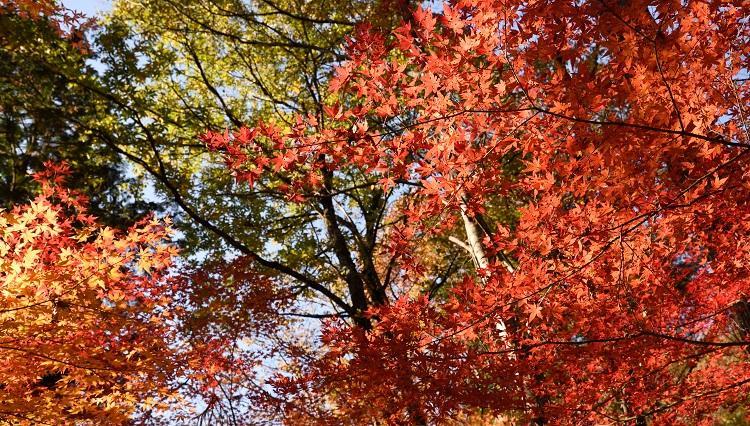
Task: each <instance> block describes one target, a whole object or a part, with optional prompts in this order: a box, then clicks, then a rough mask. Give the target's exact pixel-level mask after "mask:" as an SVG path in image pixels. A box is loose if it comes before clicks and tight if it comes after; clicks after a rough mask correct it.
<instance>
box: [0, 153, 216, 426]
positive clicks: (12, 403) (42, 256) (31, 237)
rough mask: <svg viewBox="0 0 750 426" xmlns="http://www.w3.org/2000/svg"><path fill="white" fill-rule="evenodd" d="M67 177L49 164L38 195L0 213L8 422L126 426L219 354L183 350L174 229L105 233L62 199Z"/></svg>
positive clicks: (80, 203) (150, 225)
mask: <svg viewBox="0 0 750 426" xmlns="http://www.w3.org/2000/svg"><path fill="white" fill-rule="evenodd" d="M69 172H70V170H69V167H68V166H67V165H66V164H55V163H47V164H46V169H45V171H43V172H40V173H38V174H37V175H36V176H35V177H36V179H37V180H39V181H40V182H41V184H42V192H41V194H40V195H39V196H38V197H37V198H36V199H35V200H33V201H32V202H30V203H29V204H27V205H20V206H16V207H15V208H13V209H12V210H10V211H6V212H2V213H1V214H0V228H2V235H1V236H0V282H1V283H2V284H1V285H0V324H2V327H0V351H1V352H2V354H3V363H2V366H0V387H1V388H2V393H3V404H2V408H1V413H2V416H3V417H4V418H7V419H10V420H11V421H13V422H18V423H22V424H61V423H60V422H64V423H66V424H68V423H69V424H82V423H81V422H95V423H96V424H103V423H106V424H125V423H128V422H130V421H131V420H132V419H133V416H136V415H148V413H149V412H151V411H153V410H161V409H164V408H165V407H166V403H167V402H174V401H175V400H176V398H177V396H178V393H177V389H176V388H175V383H176V382H175V379H176V378H178V377H181V378H185V377H193V378H197V377H198V376H197V375H196V374H195V373H194V372H193V371H190V369H187V368H186V366H194V365H195V364H196V363H200V365H201V367H205V366H207V365H213V364H217V363H218V364H219V365H221V359H222V358H221V353H222V350H223V348H224V347H223V346H218V347H217V346H216V345H214V347H212V346H211V345H209V344H204V343H201V342H193V344H192V345H189V347H186V345H181V344H179V342H180V341H181V339H182V338H180V337H179V336H178V335H177V328H176V327H175V326H174V325H175V323H177V322H178V321H179V317H180V313H181V312H182V311H181V309H180V307H179V305H178V303H176V301H175V300H174V299H173V295H174V294H177V292H178V291H179V290H180V287H179V284H180V283H179V281H175V280H173V279H170V277H169V276H168V275H167V274H168V268H170V266H172V263H173V258H174V257H175V256H176V255H177V252H176V248H175V246H174V245H172V244H169V243H168V240H169V238H170V235H171V232H172V231H171V230H170V228H169V221H168V220H157V219H155V218H149V217H147V218H144V219H143V220H142V221H140V222H138V223H136V224H134V225H133V226H132V227H131V228H129V229H128V230H127V231H125V232H123V231H118V230H114V229H112V228H109V227H104V226H101V225H99V224H98V223H97V222H96V219H95V218H94V217H93V216H91V215H90V214H88V212H87V210H86V204H87V202H86V198H85V197H84V196H82V195H81V194H77V193H75V192H73V191H70V190H67V189H65V187H64V181H65V178H66V176H67V175H68V174H69ZM208 343H211V342H208ZM197 370H199V371H200V374H201V378H202V377H203V376H205V375H206V374H207V373H206V371H204V370H203V369H202V368H198V369H197Z"/></svg>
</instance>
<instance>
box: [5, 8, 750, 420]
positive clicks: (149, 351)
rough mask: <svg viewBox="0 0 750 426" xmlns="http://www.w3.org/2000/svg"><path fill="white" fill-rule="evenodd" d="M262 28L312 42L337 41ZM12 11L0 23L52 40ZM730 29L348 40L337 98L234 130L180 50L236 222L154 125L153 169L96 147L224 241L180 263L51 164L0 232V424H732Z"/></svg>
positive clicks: (542, 16)
mask: <svg viewBox="0 0 750 426" xmlns="http://www.w3.org/2000/svg"><path fill="white" fill-rule="evenodd" d="M264 3H266V4H267V5H268V6H269V7H271V8H273V10H274V11H275V12H272V13H271V15H273V16H276V15H279V14H280V15H283V16H285V17H292V18H294V19H298V20H300V22H302V23H303V24H300V28H302V29H305V30H306V29H308V27H310V28H313V27H314V28H322V27H325V26H331V25H334V24H335V25H346V26H349V25H350V23H349V22H348V21H344V22H342V21H338V20H336V21H335V22H334V21H327V20H326V19H324V18H319V17H306V16H295V15H294V14H293V13H291V12H290V11H289V10H286V9H283V8H282V7H280V6H278V5H276V3H273V2H264ZM44 4H46V3H42V4H41V6H42V7H44ZM49 4H52V3H49ZM394 4H395V5H396V6H394V7H397V8H398V10H399V13H401V12H402V11H403V10H404V9H403V8H404V7H406V6H407V5H406V4H404V3H402V2H394ZM24 5H25V6H24ZM29 5H33V3H28V2H6V4H4V6H3V7H5V8H6V9H7V10H11V9H10V8H14V9H12V12H13V13H16V14H20V15H23V14H27V15H28V16H29V17H31V16H36V15H37V14H39V13H42V14H44V13H45V12H44V11H43V10H42V9H39V10H36V9H34V8H33V7H32V9H29V10H26V9H28V8H29V7H30V6H29ZM281 5H282V6H284V4H281ZM387 5H388V2H386V3H385V6H387ZM385 6H384V7H385ZM34 7H35V6H34ZM285 7H286V6H285ZM23 8H26V9H23ZM386 9H387V8H386ZM25 10H26V11H25ZM50 10H52V11H54V9H50ZM237 16H242V15H237ZM253 17H255V15H253ZM749 19H750V13H749V11H748V7H747V5H746V4H745V2H743V1H740V0H725V1H718V0H709V1H691V0H684V1H676V0H659V1H656V0H654V1H644V0H630V1H614V0H596V1H570V0H566V1H563V0H545V1H536V0H533V1H516V0H508V1H492V0H455V1H450V2H446V3H444V4H437V5H432V7H426V6H420V7H416V8H415V9H414V12H413V14H411V15H409V16H408V18H407V19H405V20H404V21H403V22H401V24H400V25H398V26H397V27H396V28H388V26H387V25H386V24H383V25H382V26H381V25H379V26H377V28H375V27H371V26H368V25H366V24H359V25H353V24H352V25H350V26H351V27H352V32H351V34H350V36H349V37H348V38H347V43H346V46H345V49H346V57H347V59H346V60H345V61H343V62H341V63H338V64H337V67H336V71H335V76H332V77H331V79H330V80H327V81H326V78H325V75H324V73H323V72H322V71H320V69H321V68H318V67H317V64H315V68H314V69H315V71H314V73H313V74H314V75H313V76H312V77H310V78H308V76H307V75H306V76H305V78H307V79H306V80H305V81H304V83H305V84H307V85H308V86H310V87H315V88H316V90H311V93H313V94H314V95H313V96H312V101H311V102H310V104H311V106H310V108H309V109H308V108H307V107H306V106H305V107H304V108H300V110H302V113H299V114H296V115H294V116H293V118H291V119H289V116H291V115H292V114H289V111H290V110H293V109H295V108H292V107H289V106H288V105H289V103H288V102H287V101H284V102H282V103H281V104H282V105H283V106H282V107H281V110H282V112H283V113H284V114H280V116H281V117H282V119H278V120H274V119H271V118H268V119H264V120H257V123H254V124H253V125H252V126H246V127H241V126H239V123H240V122H241V120H239V119H238V118H237V117H236V116H235V115H233V114H232V110H231V103H228V102H226V101H225V99H224V98H223V97H222V93H223V92H224V90H223V88H219V89H221V90H219V89H217V88H216V87H215V86H213V85H212V83H211V79H210V77H211V76H210V75H207V73H206V72H205V70H206V69H208V68H204V67H203V66H202V64H201V60H200V57H199V55H198V54H197V53H195V51H194V50H193V49H194V46H191V45H189V43H187V44H186V45H185V46H184V47H185V48H186V49H187V50H189V51H190V52H191V53H192V56H191V57H192V58H193V60H194V61H195V62H196V64H197V67H198V68H199V71H200V72H199V77H198V76H196V77H195V78H194V80H196V81H198V79H199V78H200V81H202V82H203V84H205V85H206V86H207V88H208V89H207V90H208V92H210V93H211V94H212V95H214V96H215V98H216V101H217V102H215V103H216V104H218V105H220V107H221V110H222V111H223V113H225V114H226V115H227V118H228V120H227V122H231V123H233V124H236V125H237V128H236V129H234V130H219V131H208V132H207V133H206V134H205V135H203V136H202V137H201V142H203V143H204V144H205V145H206V146H207V147H208V149H209V150H210V152H209V153H205V154H206V155H207V156H209V155H216V156H219V155H220V156H221V158H222V159H223V160H224V161H225V164H224V165H223V166H219V167H223V168H220V169H218V171H217V170H216V169H208V168H207V169H205V170H204V173H206V176H209V175H210V173H225V174H232V175H233V176H234V177H235V178H236V180H237V182H238V183H239V185H237V186H234V185H231V188H226V190H227V191H228V192H233V193H235V194H239V195H238V196H239V197H245V198H246V199H247V200H250V201H249V202H248V203H247V204H237V205H240V206H246V207H247V210H248V211H247V218H245V217H241V219H242V223H239V222H240V221H239V220H236V221H235V222H230V220H229V219H226V221H225V218H224V217H221V215H220V212H221V211H222V210H221V209H222V208H223V209H225V210H224V211H230V210H231V211H234V210H233V209H232V207H234V206H233V205H231V203H226V204H225V205H222V204H221V203H219V202H217V203H214V204H211V203H209V204H210V207H211V208H210V209H209V210H210V211H208V212H206V210H203V211H201V210H200V209H197V208H195V207H193V206H191V204H190V202H191V199H190V190H189V188H188V189H186V188H184V187H185V186H189V185H187V184H184V185H182V186H180V185H177V184H174V183H173V181H171V180H170V179H169V177H170V172H169V167H170V163H169V160H167V159H165V158H166V156H165V157H162V156H160V154H161V153H162V152H163V151H160V149H163V150H166V149H168V148H167V147H161V146H159V145H158V143H157V142H158V141H159V139H157V138H156V137H154V136H153V133H151V132H150V130H149V129H150V128H149V127H148V126H147V124H149V123H150V122H151V121H153V120H152V119H151V118H149V119H147V120H143V121H140V122H139V121H138V120H125V121H127V122H128V123H130V122H132V123H137V124H138V125H139V126H140V127H139V129H142V130H144V132H143V134H144V138H145V140H147V144H148V146H147V147H146V149H145V154H144V153H142V152H141V151H138V149H136V148H135V147H131V146H126V147H124V148H122V147H119V145H116V144H115V143H114V142H112V141H109V140H108V142H107V144H106V146H107V147H114V148H113V149H115V151H116V153H117V155H118V156H121V157H123V158H126V159H127V160H129V161H132V162H133V163H134V164H136V165H138V166H139V167H141V168H142V169H143V170H145V171H146V172H148V173H150V174H151V175H153V176H154V177H155V178H156V180H157V182H158V183H159V185H161V186H160V188H161V189H162V190H163V191H164V193H166V194H169V196H171V197H172V199H173V201H174V203H175V206H177V207H178V208H179V211H180V212H181V213H182V214H183V220H185V221H186V222H188V223H191V224H192V225H191V226H195V227H200V228H201V229H204V230H205V231H206V232H207V233H208V234H210V235H211V236H212V237H215V239H216V241H219V243H217V244H214V245H211V244H207V245H206V247H210V248H211V249H206V250H201V249H202V248H203V247H204V246H203V245H202V242H199V243H196V244H199V245H200V247H199V248H198V249H195V250H194V251H193V254H194V256H193V257H190V258H185V259H181V260H179V261H177V260H176V256H177V251H176V249H175V248H174V245H172V244H170V243H168V241H169V239H170V236H171V230H170V226H169V225H170V223H169V221H168V220H166V219H165V220H158V219H155V217H154V216H148V217H146V218H145V219H143V220H141V221H139V222H138V223H136V224H135V225H133V226H131V227H129V228H128V227H124V228H125V229H123V230H115V229H112V228H109V227H106V226H102V225H100V224H98V223H97V220H96V218H94V217H93V216H92V215H90V214H89V213H88V211H87V200H86V197H85V196H83V195H82V194H78V193H75V192H72V191H70V190H68V189H66V187H65V182H64V181H65V176H66V175H67V174H68V168H67V166H66V165H65V164H58V163H47V165H46V167H47V169H46V170H45V171H44V172H41V173H38V174H37V179H38V180H39V182H41V187H42V192H41V194H40V195H39V197H38V198H36V199H35V200H34V201H33V202H30V203H28V204H25V205H19V206H16V207H15V208H13V209H12V210H10V211H7V212H3V213H2V216H0V222H2V227H1V228H2V229H3V231H2V238H1V239H0V277H1V283H0V324H2V327H0V353H2V354H3V357H4V363H3V364H2V365H0V392H1V393H2V394H3V400H2V404H0V418H2V419H4V420H5V419H10V421H11V422H13V423H24V422H26V423H41V422H44V423H53V424H54V423H59V422H61V421H62V422H64V423H70V424H74V423H76V422H78V423H85V422H89V423H93V424H126V423H128V422H131V421H134V420H137V421H143V422H148V421H153V422H156V421H157V420H159V419H162V420H163V419H167V420H179V421H194V422H205V423H207V424H232V425H235V424H253V422H255V421H257V422H267V423H272V422H285V423H287V424H293V425H297V424H301V425H306V424H323V425H327V424H331V425H334V424H336V425H338V424H353V425H359V424H404V425H406V424H418V425H426V424H506V423H516V424H535V425H543V424H585V425H595V424H636V425H646V424H712V423H713V422H714V421H715V420H716V419H717V418H718V417H717V413H731V414H732V415H735V416H739V417H742V416H745V414H744V413H745V412H746V411H744V410H745V408H746V407H747V404H748V403H750V401H748V399H747V395H748V392H749V391H750V359H749V356H750V355H749V352H748V348H749V347H750V269H748V265H750V167H749V163H748V162H749V161H750V129H748V125H750V123H748V121H747V117H746V114H748V112H750V111H747V108H748V104H749V102H748V101H750V98H749V97H750V78H748V70H749V69H750V67H749V66H748V55H750V47H748V46H750V26H748V20H749ZM256 23H257V22H256ZM206 25H207V24H206ZM204 30H205V31H207V32H209V33H210V32H211V31H212V30H211V28H204ZM220 35H222V36H226V33H222V34H220ZM235 41H236V42H237V43H242V42H244V43H250V44H252V43H256V44H257V45H259V46H261V45H262V46H266V47H268V46H273V47H274V48H276V47H279V46H282V47H284V48H286V49H297V48H299V49H308V48H309V50H308V51H307V54H311V53H310V52H317V51H318V50H319V49H316V48H314V47H310V46H309V45H305V44H300V43H297V44H295V43H292V42H290V41H289V40H286V41H283V43H282V42H279V43H280V44H276V42H275V41H274V42H271V41H268V40H265V39H263V40H254V39H253V40H250V39H239V40H235ZM167 44H168V43H167ZM121 47H123V46H121ZM123 48H124V47H123ZM295 52H296V51H295ZM311 55H312V54H311ZM134 57H138V56H137V55H136V56H134ZM311 57H312V58H313V59H312V62H315V61H316V59H314V58H316V56H311ZM281 62H283V61H281V60H280V63H281ZM248 66H249V67H250V72H251V73H253V72H255V71H254V70H255V68H253V65H252V64H250V63H248ZM139 72H140V71H139ZM143 72H145V68H144V71H143ZM273 75H276V74H273ZM170 77H171V76H170ZM177 80H180V79H179V78H178V79H177ZM187 80H189V79H185V81H187ZM302 80H304V79H302ZM256 81H260V80H259V79H256ZM323 84H325V86H324V87H326V88H325V90H323V91H322V92H321V91H318V89H317V88H319V87H321V86H322V85H323ZM264 90H265V91H264ZM321 90H322V89H321ZM261 92H263V95H264V96H268V97H270V98H273V96H274V95H273V94H272V93H271V92H270V91H268V90H267V88H265V87H261ZM316 93H317V95H315V94H316ZM97 94H101V93H100V92H97ZM105 98H107V99H109V97H107V96H105ZM181 100H182V99H181ZM242 101H243V102H245V103H247V102H248V101H247V99H243V100H242ZM123 105H124V107H123ZM117 106H118V107H123V108H124V109H126V110H129V108H135V107H133V106H130V104H129V103H127V102H122V103H120V104H117ZM276 106H278V105H276ZM213 107H216V105H213ZM284 108H289V109H288V110H284ZM191 112H193V111H191ZM150 113H151V111H149V114H150ZM199 115H200V114H196V116H199ZM170 125H171V124H170ZM165 128H167V129H171V128H170V127H169V126H167V125H165ZM171 131H172V130H167V131H166V132H167V133H169V132H171ZM92 132H93V133H95V132H94V130H92ZM100 133H101V132H100ZM114 133H115V134H117V131H115V132H114ZM121 133H122V132H121ZM140 142H142V141H140ZM201 149H202V148H201ZM217 153H218V154H217ZM139 155H140V156H139ZM201 158H203V157H201ZM206 158H214V157H206ZM152 159H153V162H151V160H152ZM201 161H203V160H201ZM187 169H188V170H192V169H190V167H187ZM186 182H192V181H191V180H187V181H186ZM264 197H265V198H264ZM193 201H194V200H193ZM276 216H283V217H276ZM235 219H236V217H235ZM244 226H247V227H249V228H248V229H249V231H248V229H246V228H243V227H244ZM238 229H239V231H238ZM191 230H192V229H191ZM190 235H191V238H193V237H194V235H199V234H195V233H192V234H190ZM256 237H257V238H256ZM187 241H189V242H192V243H195V240H194V239H192V240H191V239H188V240H187ZM217 247H219V249H217ZM211 250H215V251H216V252H212V251H211ZM217 252H218V253H217ZM211 256H213V257H211ZM201 257H203V258H202V259H201ZM196 258H199V259H197V260H196ZM209 258H210V259H209ZM207 259H208V260H207ZM196 400H198V401H199V402H200V403H199V404H197V405H199V407H200V410H199V411H197V412H190V411H189V409H188V407H189V406H190V405H191V402H194V401H196ZM159 413H160V414H159ZM193 414H194V416H193ZM160 415H161V416H162V417H159V416H160ZM163 416H166V417H163ZM170 416H172V417H171V418H170ZM256 417H257V419H256ZM60 419H62V420H60Z"/></svg>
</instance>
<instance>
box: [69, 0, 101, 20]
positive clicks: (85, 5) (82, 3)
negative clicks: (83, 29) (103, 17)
mask: <svg viewBox="0 0 750 426" xmlns="http://www.w3.org/2000/svg"><path fill="white" fill-rule="evenodd" d="M62 3H63V4H64V5H65V7H67V8H68V9H74V10H78V11H81V12H83V13H84V14H85V15H86V16H95V15H97V14H98V13H101V12H106V11H108V10H109V9H110V7H112V0H63V2H62Z"/></svg>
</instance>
